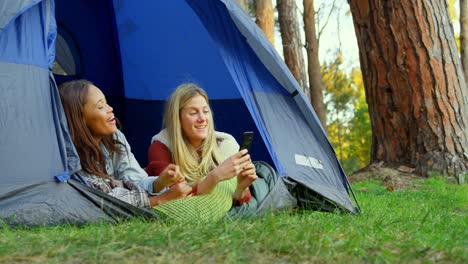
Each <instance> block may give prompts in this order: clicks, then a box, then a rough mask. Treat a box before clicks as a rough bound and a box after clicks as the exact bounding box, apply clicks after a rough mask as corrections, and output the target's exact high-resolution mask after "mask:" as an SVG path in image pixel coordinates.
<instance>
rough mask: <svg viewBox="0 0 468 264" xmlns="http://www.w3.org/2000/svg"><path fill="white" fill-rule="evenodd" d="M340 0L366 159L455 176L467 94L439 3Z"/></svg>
mask: <svg viewBox="0 0 468 264" xmlns="http://www.w3.org/2000/svg"><path fill="white" fill-rule="evenodd" d="M348 2H349V4H350V6H351V12H352V15H353V20H354V27H355V30H356V35H357V40H358V45H359V55H360V61H361V69H362V73H363V78H364V83H365V88H366V98H367V102H368V105H369V114H370V117H371V124H372V132H373V136H372V141H373V142H372V148H371V163H378V162H381V161H383V162H384V163H385V164H387V165H388V166H390V167H393V166H399V165H406V166H410V167H413V168H416V171H415V172H416V173H418V174H421V175H424V176H427V175H430V174H432V172H436V173H444V174H448V175H454V176H457V177H459V179H460V178H463V177H464V176H465V174H466V172H467V168H468V142H467V141H468V139H467V131H468V108H467V107H468V98H467V91H466V84H465V82H464V81H463V76H462V74H463V73H462V71H461V63H460V59H459V56H458V51H457V46H456V43H455V39H454V36H453V30H452V28H451V24H450V19H449V16H448V12H447V5H446V2H445V1H440V0H426V1H420V0H419V1H386V0H368V1H362V0H348Z"/></svg>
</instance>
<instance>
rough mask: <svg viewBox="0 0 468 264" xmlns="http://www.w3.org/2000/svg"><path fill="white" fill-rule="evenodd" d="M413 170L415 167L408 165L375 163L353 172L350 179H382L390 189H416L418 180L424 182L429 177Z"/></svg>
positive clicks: (358, 180)
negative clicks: (394, 165)
mask: <svg viewBox="0 0 468 264" xmlns="http://www.w3.org/2000/svg"><path fill="white" fill-rule="evenodd" d="M413 171H414V169H412V168H409V167H406V166H400V167H399V168H389V167H385V166H383V164H382V163H375V164H371V165H369V166H367V167H365V168H363V169H360V170H359V171H357V172H355V173H353V174H352V175H351V176H349V177H348V179H349V181H350V182H351V183H355V182H360V181H368V180H380V181H382V184H383V185H385V186H386V188H387V190H389V191H394V190H399V189H416V188H418V187H419V184H418V182H422V181H424V180H425V179H427V178H425V177H421V176H419V175H417V174H414V173H412V172H413Z"/></svg>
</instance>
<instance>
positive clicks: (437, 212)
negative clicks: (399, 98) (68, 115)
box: [0, 178, 468, 263]
mask: <svg viewBox="0 0 468 264" xmlns="http://www.w3.org/2000/svg"><path fill="white" fill-rule="evenodd" d="M418 184H419V187H418V188H417V189H411V190H400V191H395V192H390V191H387V190H386V189H385V188H384V187H383V186H382V185H381V184H380V182H378V181H371V182H361V183H358V184H355V185H353V187H354V190H355V192H356V195H357V197H358V199H359V201H360V204H361V207H362V213H361V215H359V216H354V215H351V214H348V213H323V212H313V211H286V212H282V213H280V214H277V215H273V214H270V215H266V216H263V217H261V218H259V219H257V220H235V221H231V220H225V221H221V222H218V223H208V224H204V225H197V224H189V225H184V224H168V223H161V222H145V221H142V220H134V221H129V222H125V223H122V224H118V225H111V224H106V223H101V224H94V225H87V226H83V227H76V226H59V227H43V228H33V229H16V230H15V229H11V228H8V227H6V226H4V227H3V228H1V229H0V245H1V247H0V263H18V262H24V263H46V262H48V263H311V262H317V263H369V262H370V263H434V262H441V263H467V261H468V251H467V250H466V245H467V242H468V241H467V238H468V228H467V223H468V221H467V220H468V219H467V212H468V198H467V195H466V194H467V193H468V186H467V185H449V184H447V183H445V182H444V180H442V179H441V178H435V179H430V180H429V181H427V182H424V183H418Z"/></svg>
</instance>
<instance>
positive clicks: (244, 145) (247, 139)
mask: <svg viewBox="0 0 468 264" xmlns="http://www.w3.org/2000/svg"><path fill="white" fill-rule="evenodd" d="M253 135H254V133H253V132H252V131H246V132H244V134H243V135H242V141H241V145H240V149H239V150H243V149H247V150H249V149H250V146H252V140H253Z"/></svg>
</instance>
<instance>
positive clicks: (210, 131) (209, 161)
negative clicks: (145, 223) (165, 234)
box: [146, 83, 257, 221]
mask: <svg viewBox="0 0 468 264" xmlns="http://www.w3.org/2000/svg"><path fill="white" fill-rule="evenodd" d="M148 158H149V164H148V166H147V167H146V171H147V172H148V173H149V174H150V175H158V174H159V173H160V172H162V170H163V169H164V168H165V167H167V165H168V164H171V163H174V164H176V165H178V166H179V169H180V172H181V174H182V175H183V176H184V177H185V180H186V181H187V182H188V183H189V185H191V186H192V195H193V196H192V197H188V198H184V199H181V200H174V201H171V202H168V203H165V204H163V205H161V206H157V207H155V208H154V209H155V210H156V211H158V212H159V213H161V214H162V215H165V216H166V217H168V218H169V219H173V220H176V221H213V220H218V219H220V218H222V217H223V216H224V215H225V214H226V213H227V212H228V211H229V209H231V207H232V205H233V203H234V204H236V205H237V204H242V203H244V202H248V201H249V200H250V198H251V194H250V191H249V186H250V185H251V184H252V183H253V182H254V181H255V180H256V179H257V175H256V171H255V166H254V164H253V163H252V161H251V159H250V156H249V154H247V150H242V151H239V145H238V144H237V142H236V140H235V139H234V137H232V136H231V135H229V134H226V133H222V132H217V131H215V129H214V123H213V116H212V112H211V109H210V106H209V104H208V96H207V94H206V92H205V91H204V90H203V89H202V88H200V87H198V86H197V85H196V84H194V83H184V84H182V85H180V86H178V87H177V88H176V90H175V91H174V92H173V94H172V95H171V96H170V98H169V100H168V102H167V104H166V109H165V113H164V129H163V130H162V131H161V132H159V133H158V134H157V135H155V136H154V137H153V139H152V144H151V146H150V148H149V153H148Z"/></svg>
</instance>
